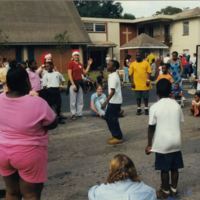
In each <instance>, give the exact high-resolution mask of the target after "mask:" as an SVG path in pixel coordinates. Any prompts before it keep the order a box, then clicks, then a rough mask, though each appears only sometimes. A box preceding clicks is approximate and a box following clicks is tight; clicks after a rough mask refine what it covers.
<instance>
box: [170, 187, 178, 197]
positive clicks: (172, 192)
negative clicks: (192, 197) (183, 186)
mask: <svg viewBox="0 0 200 200" xmlns="http://www.w3.org/2000/svg"><path fill="white" fill-rule="evenodd" d="M170 194H171V196H172V197H177V195H178V192H177V189H176V188H173V187H172V186H170Z"/></svg>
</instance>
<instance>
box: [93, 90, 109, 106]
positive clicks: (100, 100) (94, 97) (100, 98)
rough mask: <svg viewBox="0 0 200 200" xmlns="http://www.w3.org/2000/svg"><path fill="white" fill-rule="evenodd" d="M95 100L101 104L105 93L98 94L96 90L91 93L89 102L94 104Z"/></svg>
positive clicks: (104, 98)
mask: <svg viewBox="0 0 200 200" xmlns="http://www.w3.org/2000/svg"><path fill="white" fill-rule="evenodd" d="M97 101H98V102H100V104H103V103H104V102H105V101H106V95H105V94H104V93H103V94H102V95H100V96H98V95H97V93H96V92H95V93H94V94H92V96H91V102H93V103H94V104H95V103H96V102H97Z"/></svg>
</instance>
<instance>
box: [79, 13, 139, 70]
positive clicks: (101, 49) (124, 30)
mask: <svg viewBox="0 0 200 200" xmlns="http://www.w3.org/2000/svg"><path fill="white" fill-rule="evenodd" d="M81 19H82V21H83V23H84V25H85V29H86V31H87V32H88V34H89V37H90V39H91V41H92V44H89V45H88V56H91V57H92V58H93V59H94V65H95V67H94V68H102V67H105V66H106V64H105V62H106V60H105V59H106V56H107V55H109V56H110V57H111V58H116V59H117V60H121V61H122V60H123V55H122V54H120V46H121V45H123V44H125V43H126V42H128V41H129V40H131V39H133V38H134V37H136V36H137V32H136V27H135V26H134V23H133V20H123V19H105V18H86V17H82V18H81Z"/></svg>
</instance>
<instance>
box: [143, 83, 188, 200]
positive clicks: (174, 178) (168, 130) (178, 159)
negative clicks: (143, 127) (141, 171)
mask: <svg viewBox="0 0 200 200" xmlns="http://www.w3.org/2000/svg"><path fill="white" fill-rule="evenodd" d="M156 88H157V95H158V96H159V98H160V100H159V101H158V102H156V103H155V104H153V105H152V106H151V108H150V113H149V129H148V144H147V147H146V149H145V151H146V154H150V153H151V152H155V154H156V155H155V157H156V158H155V169H156V170H160V171H161V188H160V190H158V191H157V197H158V198H159V199H167V198H168V197H169V196H173V197H175V196H176V195H177V187H178V178H179V171H178V170H179V169H181V168H183V158H182V153H181V128H180V123H181V122H183V121H184V117H183V112H182V110H181V107H180V105H179V104H178V103H177V102H176V101H175V100H174V99H171V98H170V96H171V88H172V86H171V83H170V81H169V80H167V79H161V80H159V81H158V83H157V85H156ZM163 141H164V142H163ZM170 172H171V174H170ZM170 175H171V182H170Z"/></svg>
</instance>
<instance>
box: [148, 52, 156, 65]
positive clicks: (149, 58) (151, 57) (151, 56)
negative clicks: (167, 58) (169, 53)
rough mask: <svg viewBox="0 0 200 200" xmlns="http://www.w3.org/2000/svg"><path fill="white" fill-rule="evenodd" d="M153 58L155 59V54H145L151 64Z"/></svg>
mask: <svg viewBox="0 0 200 200" xmlns="http://www.w3.org/2000/svg"><path fill="white" fill-rule="evenodd" d="M153 59H155V60H156V56H155V55H154V54H152V53H151V54H149V55H148V56H147V61H148V63H149V64H150V65H151V64H152V60H153Z"/></svg>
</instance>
